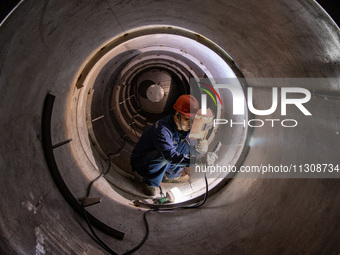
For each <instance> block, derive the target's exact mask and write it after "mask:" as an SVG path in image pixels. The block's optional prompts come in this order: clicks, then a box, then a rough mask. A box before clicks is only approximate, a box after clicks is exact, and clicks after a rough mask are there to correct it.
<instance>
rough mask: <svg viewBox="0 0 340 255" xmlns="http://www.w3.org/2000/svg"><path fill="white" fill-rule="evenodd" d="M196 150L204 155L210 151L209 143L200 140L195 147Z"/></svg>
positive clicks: (205, 140)
mask: <svg viewBox="0 0 340 255" xmlns="http://www.w3.org/2000/svg"><path fill="white" fill-rule="evenodd" d="M195 149H196V151H197V152H198V153H199V154H204V153H206V152H207V151H208V141H207V139H203V140H201V139H200V140H198V142H197V144H196V145H195Z"/></svg>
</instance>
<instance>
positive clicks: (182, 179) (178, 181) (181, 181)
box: [162, 174, 190, 183]
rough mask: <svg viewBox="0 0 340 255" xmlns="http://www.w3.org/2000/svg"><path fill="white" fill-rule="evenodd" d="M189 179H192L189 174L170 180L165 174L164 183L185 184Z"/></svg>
mask: <svg viewBox="0 0 340 255" xmlns="http://www.w3.org/2000/svg"><path fill="white" fill-rule="evenodd" d="M189 179H190V176H189V175H188V174H186V175H181V176H179V177H176V178H173V179H170V178H168V177H167V176H166V175H165V174H164V176H163V180H162V182H165V183H183V182H188V181H189Z"/></svg>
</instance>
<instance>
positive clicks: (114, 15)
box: [105, 0, 125, 32]
mask: <svg viewBox="0 0 340 255" xmlns="http://www.w3.org/2000/svg"><path fill="white" fill-rule="evenodd" d="M105 2H106V4H107V5H108V6H109V8H110V10H111V13H112V15H113V17H115V19H116V21H117V22H118V24H119V26H120V28H121V29H122V30H123V32H125V29H124V28H123V26H122V24H121V23H120V22H119V20H118V18H117V16H116V14H115V13H114V12H113V10H112V8H111V5H110V4H109V2H108V0H105Z"/></svg>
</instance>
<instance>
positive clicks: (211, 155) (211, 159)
mask: <svg viewBox="0 0 340 255" xmlns="http://www.w3.org/2000/svg"><path fill="white" fill-rule="evenodd" d="M216 159H218V156H217V155H216V153H215V152H208V153H207V154H206V155H205V156H204V158H203V162H202V163H205V164H207V165H208V166H212V165H213V164H214V163H215V161H216Z"/></svg>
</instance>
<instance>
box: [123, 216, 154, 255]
mask: <svg viewBox="0 0 340 255" xmlns="http://www.w3.org/2000/svg"><path fill="white" fill-rule="evenodd" d="M148 212H151V210H148V211H145V212H144V217H143V218H144V223H145V228H146V233H145V236H144V238H143V240H142V241H141V242H140V243H139V244H138V245H137V246H136V247H134V248H132V249H131V250H129V251H127V252H124V253H123V255H128V254H132V253H133V252H135V251H137V250H138V249H139V248H140V247H142V246H143V244H144V243H145V242H146V240H147V239H148V237H149V224H148V221H147V219H146V214H147V213H148Z"/></svg>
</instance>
